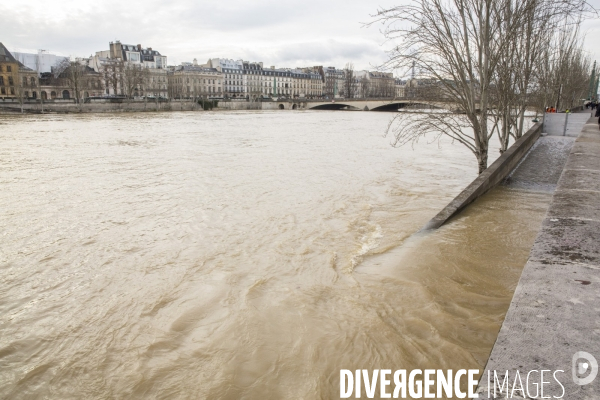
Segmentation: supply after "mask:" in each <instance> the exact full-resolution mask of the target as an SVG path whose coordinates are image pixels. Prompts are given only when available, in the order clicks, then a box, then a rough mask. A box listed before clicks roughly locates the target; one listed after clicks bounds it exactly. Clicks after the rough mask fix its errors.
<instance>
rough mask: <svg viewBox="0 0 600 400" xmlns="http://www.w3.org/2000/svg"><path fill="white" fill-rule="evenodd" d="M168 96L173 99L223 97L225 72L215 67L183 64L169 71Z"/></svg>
mask: <svg viewBox="0 0 600 400" xmlns="http://www.w3.org/2000/svg"><path fill="white" fill-rule="evenodd" d="M168 96H169V98H172V99H192V98H198V99H199V98H204V99H210V98H221V97H222V96H223V74H221V73H220V72H219V71H218V70H217V69H215V68H207V67H203V66H199V65H181V66H178V67H174V68H172V70H171V71H169V73H168Z"/></svg>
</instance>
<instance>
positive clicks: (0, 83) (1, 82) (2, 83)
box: [0, 76, 4, 86]
mask: <svg viewBox="0 0 600 400" xmlns="http://www.w3.org/2000/svg"><path fill="white" fill-rule="evenodd" d="M0 86H4V77H3V76H0Z"/></svg>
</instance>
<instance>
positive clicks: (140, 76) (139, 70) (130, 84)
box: [121, 62, 148, 99]
mask: <svg viewBox="0 0 600 400" xmlns="http://www.w3.org/2000/svg"><path fill="white" fill-rule="evenodd" d="M147 72H148V71H147V70H146V69H145V68H143V67H142V66H141V65H138V64H133V63H129V62H128V63H125V64H124V65H123V72H122V79H121V80H122V83H123V86H122V87H123V89H124V92H125V93H124V94H125V96H127V97H128V98H130V99H131V98H133V97H134V96H135V95H136V94H138V95H139V91H140V89H141V87H142V86H143V85H144V80H145V79H146V76H147Z"/></svg>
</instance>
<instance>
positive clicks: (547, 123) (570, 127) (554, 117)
mask: <svg viewBox="0 0 600 400" xmlns="http://www.w3.org/2000/svg"><path fill="white" fill-rule="evenodd" d="M590 115H591V112H581V113H568V114H566V113H549V114H544V125H543V127H542V132H543V133H547V134H548V135H550V136H571V137H577V136H578V135H579V132H581V129H582V128H583V126H584V125H585V123H586V122H587V120H588V119H589V118H590Z"/></svg>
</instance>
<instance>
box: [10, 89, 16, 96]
mask: <svg viewBox="0 0 600 400" xmlns="http://www.w3.org/2000/svg"><path fill="white" fill-rule="evenodd" d="M10 94H12V95H13V96H14V95H15V88H14V87H11V88H10Z"/></svg>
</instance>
